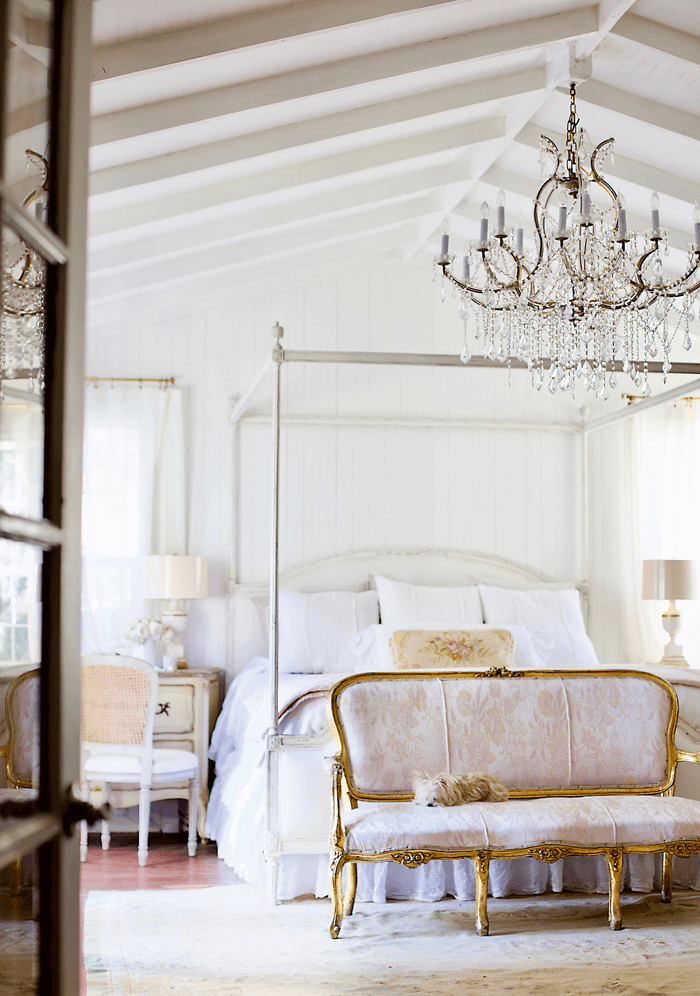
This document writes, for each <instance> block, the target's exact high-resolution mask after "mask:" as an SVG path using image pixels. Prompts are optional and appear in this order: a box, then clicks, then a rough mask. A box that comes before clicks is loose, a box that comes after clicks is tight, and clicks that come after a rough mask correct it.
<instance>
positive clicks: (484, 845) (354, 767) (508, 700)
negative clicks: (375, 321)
mask: <svg viewBox="0 0 700 996" xmlns="http://www.w3.org/2000/svg"><path fill="white" fill-rule="evenodd" d="M329 712H330V718H331V724H332V727H333V730H334V734H335V737H336V741H337V744H338V748H339V751H338V754H337V756H336V759H335V762H334V768H333V772H334V778H333V805H334V817H333V839H332V842H331V880H332V888H333V903H334V915H333V920H332V923H331V936H332V937H334V938H335V937H338V935H339V933H340V925H341V921H342V918H343V912H344V910H343V886H342V871H343V867H344V866H345V865H347V866H348V872H347V877H348V883H347V884H348V888H347V897H346V902H345V912H346V913H347V914H350V913H352V909H353V904H354V896H355V888H356V883H357V869H356V863H357V862H358V861H397V862H400V863H401V864H403V865H406V866H408V867H417V866H418V865H420V864H424V863H425V862H426V861H430V860H431V859H434V858H471V859H472V860H473V862H474V868H475V873H476V884H477V892H476V907H477V909H476V928H477V932H478V933H480V934H487V933H488V929H489V926H488V916H487V890H488V871H489V861H490V860H491V858H513V857H522V856H531V857H535V858H539V859H541V860H543V861H556V860H558V859H559V858H561V857H564V856H565V855H568V854H603V855H605V858H606V861H607V866H608V873H609V882H610V896H609V921H610V926H611V928H612V929H613V930H618V929H619V928H620V927H621V926H622V920H621V915H620V879H621V873H622V856H623V854H624V853H628V852H653V851H660V852H662V853H663V856H664V857H663V887H662V897H663V899H664V900H665V901H670V899H671V862H672V856H673V854H678V855H682V856H687V855H689V854H693V853H695V852H698V851H700V802H696V801H694V800H690V799H683V798H676V797H674V796H673V794H672V793H673V785H674V780H675V771H676V764H677V762H678V761H679V760H692V761H696V762H698V763H700V758H698V756H697V755H694V754H689V753H686V752H683V751H679V750H678V749H677V748H676V746H675V742H674V734H675V727H676V720H677V715H678V705H677V701H676V695H675V692H674V690H673V688H672V687H671V686H670V685H669V684H668V683H667V682H665V681H663V680H662V679H660V678H656V677H654V676H652V675H646V674H641V673H640V672H634V671H619V672H618V671H615V672H613V671H590V672H580V671H578V672H561V671H540V672H535V671H526V672H513V671H507V670H506V669H504V668H494V669H492V670H491V671H490V672H460V671H421V672H410V671H408V672H407V671H403V672H388V673H385V674H362V675H352V676H349V677H347V678H345V679H343V680H342V681H340V682H339V683H338V684H337V685H335V686H334V688H333V689H332V691H331V695H330V698H329ZM417 768H418V769H421V770H423V771H427V772H429V773H437V772H438V771H449V772H452V773H453V774H460V773H466V772H474V771H485V772H488V773H489V774H490V775H493V776H495V777H496V778H498V779H500V780H501V781H502V782H503V783H504V784H505V785H506V786H507V787H508V789H509V791H510V798H509V799H508V800H507V801H506V802H496V803H484V802H476V803H470V804H468V805H461V806H451V807H424V806H417V805H415V804H414V803H413V802H412V797H413V789H412V787H411V786H412V775H413V771H414V770H415V769H417ZM344 789H346V790H347V794H348V797H349V800H350V809H349V810H348V809H344V808H343V790H344Z"/></svg>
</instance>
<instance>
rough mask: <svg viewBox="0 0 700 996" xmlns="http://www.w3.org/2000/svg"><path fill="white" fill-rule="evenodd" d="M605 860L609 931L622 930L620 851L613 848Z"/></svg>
mask: <svg viewBox="0 0 700 996" xmlns="http://www.w3.org/2000/svg"><path fill="white" fill-rule="evenodd" d="M605 860H606V861H607V864H608V890H609V891H608V920H609V921H610V929H611V930H622V913H621V912H620V883H621V882H622V851H621V850H620V849H619V848H617V847H613V848H612V849H611V850H610V851H606V853H605Z"/></svg>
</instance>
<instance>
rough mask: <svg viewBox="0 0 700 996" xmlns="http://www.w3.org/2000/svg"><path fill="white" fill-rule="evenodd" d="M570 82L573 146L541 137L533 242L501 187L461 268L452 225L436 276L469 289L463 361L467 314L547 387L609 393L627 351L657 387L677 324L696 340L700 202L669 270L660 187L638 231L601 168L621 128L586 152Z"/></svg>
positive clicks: (493, 344) (485, 337)
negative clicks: (646, 224) (655, 363)
mask: <svg viewBox="0 0 700 996" xmlns="http://www.w3.org/2000/svg"><path fill="white" fill-rule="evenodd" d="M569 93H570V109H569V118H568V123H567V131H566V146H565V149H564V150H563V151H562V152H560V151H559V149H558V147H557V146H556V144H555V143H554V142H553V141H552V140H551V139H549V138H547V137H546V136H544V135H543V136H542V137H541V140H540V160H539V161H540V166H541V169H542V174H541V180H542V185H541V186H540V189H539V190H538V192H537V194H536V196H535V198H534V203H533V220H534V241H535V247H534V252H533V251H532V250H530V251H527V252H524V251H523V224H522V222H521V221H519V222H518V224H517V225H516V226H515V227H514V228H509V229H508V228H506V224H505V195H504V193H503V191H500V193H499V199H498V208H497V219H496V226H495V228H491V229H489V208H488V204H486V203H484V204H483V205H482V212H481V224H480V235H479V239H478V241H476V242H475V243H472V244H471V245H470V247H469V249H468V251H467V253H466V255H465V256H463V258H462V275H461V278H460V277H458V276H457V275H456V274H455V273H454V272H453V269H452V266H453V263H454V261H455V259H456V258H457V257H456V256H455V254H454V253H451V252H449V238H448V235H447V234H446V232H445V231H443V235H442V245H441V250H440V252H439V253H438V254H437V255H436V256H434V257H433V264H434V270H433V278H435V275H436V274H437V273H438V272H440V270H441V271H442V277H443V287H442V296H443V300H444V296H445V281H448V282H449V284H451V285H452V287H453V293H454V294H455V296H459V298H460V304H459V314H460V317H461V318H462V319H463V320H464V337H465V338H464V349H463V350H462V354H461V359H462V360H463V361H464V362H465V363H467V362H468V361H469V360H470V359H471V352H470V349H469V344H468V324H473V327H474V328H473V335H474V337H475V339H476V340H479V339H480V340H481V349H482V350H483V355H484V356H486V357H489V358H490V359H493V360H499V361H501V362H507V363H508V365H510V363H511V361H512V360H513V359H517V360H521V361H525V362H526V363H527V367H528V369H529V371H530V373H531V377H532V383H533V385H534V387H536V388H537V390H539V389H540V388H541V387H542V385H543V383H544V382H545V375H548V376H549V390H550V391H551V392H552V393H555V392H556V391H557V390H561V391H570V392H572V393H573V392H574V390H575V386H576V383H577V381H578V382H580V383H582V384H583V386H584V387H585V388H586V389H588V390H593V391H595V393H596V395H597V396H598V397H599V398H605V397H607V392H608V388H614V387H615V386H616V376H615V365H616V363H615V361H618V362H619V363H621V365H622V370H623V371H624V372H625V373H627V374H629V376H630V377H631V379H632V381H633V383H634V384H635V386H636V387H637V388H641V389H642V394H643V396H644V397H648V395H649V394H650V393H651V388H650V385H649V366H648V365H649V362H650V361H651V360H654V358H655V357H656V356H657V355H659V353H661V356H662V372H663V376H664V382H665V380H666V374H667V373H669V372H670V370H671V360H670V356H669V354H670V351H671V347H672V344H673V342H674V339H675V337H676V334H677V333H678V331H679V330H682V333H683V345H684V347H685V348H686V349H690V347H691V345H692V343H691V339H690V334H689V333H690V323H691V321H692V318H693V315H694V311H693V307H694V303H695V301H696V299H697V296H698V290H699V289H700V209H699V208H698V205H697V204H696V205H695V212H694V222H695V224H694V241H693V242H692V243H690V244H689V245H688V246H687V266H686V268H685V272H684V273H683V274H682V275H681V276H679V277H675V278H670V279H666V278H665V276H664V271H663V256H664V255H667V254H668V232H667V231H666V230H664V229H662V228H661V226H660V222H659V199H658V195H657V194H656V193H654V195H653V197H652V202H651V227H650V228H649V230H648V231H646V232H645V233H643V234H637V233H635V232H630V231H628V229H627V215H626V208H625V202H624V199H623V197H622V196H621V194H619V193H618V192H617V191H616V190H615V189H614V187H613V186H612V185H611V184H610V183H609V182H608V181H607V180H606V179H605V178H604V176H603V174H602V167H603V163H604V162H605V160H606V158H607V157H608V156H612V153H613V145H614V139H612V138H608V139H606V140H605V141H603V142H600V143H599V144H598V145H597V146H595V148H593V150H592V151H591V152H590V153H588V152H587V145H588V144H589V143H588V137H587V135H586V132H585V131H584V130H583V129H582V128H581V126H580V121H579V117H578V114H577V110H576V85H575V84H574V83H572V84H571V86H570V90H569ZM470 319H471V321H470ZM674 322H675V324H674Z"/></svg>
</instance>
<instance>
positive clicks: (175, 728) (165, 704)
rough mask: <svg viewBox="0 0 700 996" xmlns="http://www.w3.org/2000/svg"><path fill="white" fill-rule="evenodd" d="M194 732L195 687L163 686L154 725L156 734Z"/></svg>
mask: <svg viewBox="0 0 700 996" xmlns="http://www.w3.org/2000/svg"><path fill="white" fill-rule="evenodd" d="M193 730H194V685H165V684H163V685H161V686H160V689H159V691H158V705H157V706H156V717H155V720H154V723H153V732H154V733H191V732H192V731H193Z"/></svg>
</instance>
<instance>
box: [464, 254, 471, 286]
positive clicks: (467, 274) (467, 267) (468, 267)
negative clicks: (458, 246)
mask: <svg viewBox="0 0 700 996" xmlns="http://www.w3.org/2000/svg"><path fill="white" fill-rule="evenodd" d="M471 269H472V268H471V265H470V263H469V257H468V256H463V257H462V283H464V284H468V283H469V280H470V278H471V275H472V274H471Z"/></svg>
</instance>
